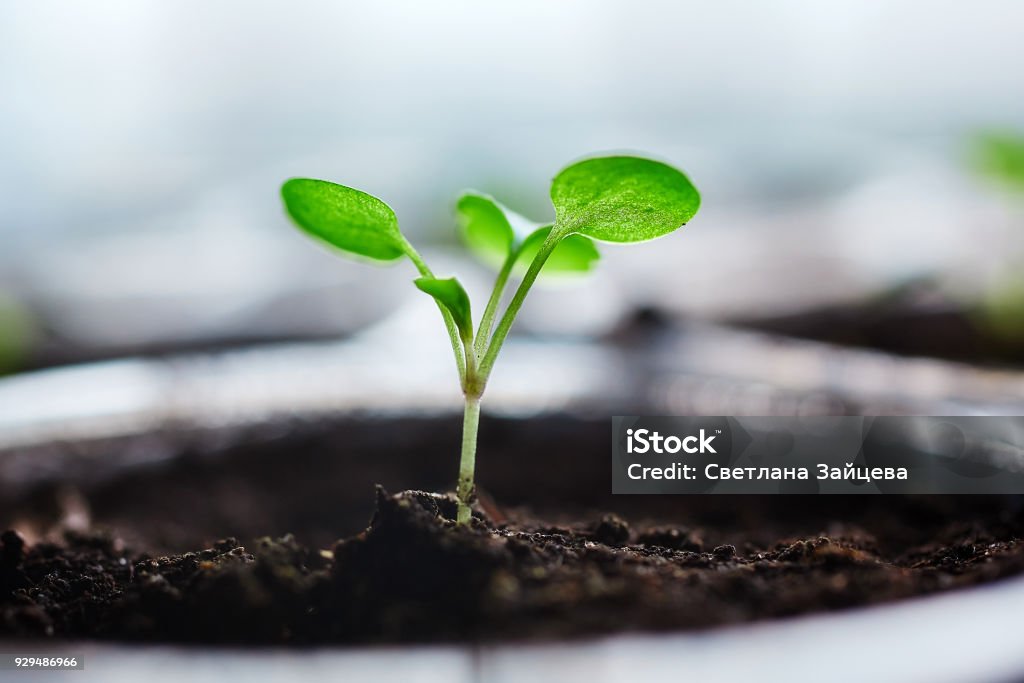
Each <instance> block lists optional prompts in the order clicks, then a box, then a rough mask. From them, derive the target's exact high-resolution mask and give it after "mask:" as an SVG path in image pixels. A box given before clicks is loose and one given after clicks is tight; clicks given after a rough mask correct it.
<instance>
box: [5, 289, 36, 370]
mask: <svg viewBox="0 0 1024 683" xmlns="http://www.w3.org/2000/svg"><path fill="white" fill-rule="evenodd" d="M35 329H36V328H35V324H34V322H33V320H32V316H31V314H30V313H29V311H28V309H26V308H25V306H24V305H22V304H21V302H19V301H18V300H17V299H15V298H14V297H12V296H10V295H9V294H5V293H4V292H3V291H0V375H5V374H7V373H10V372H14V371H15V370H18V369H19V368H21V367H22V366H23V365H24V363H25V361H26V359H27V358H28V355H29V353H30V352H31V350H32V344H33V342H34V341H35Z"/></svg>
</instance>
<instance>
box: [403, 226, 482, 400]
mask: <svg viewBox="0 0 1024 683" xmlns="http://www.w3.org/2000/svg"><path fill="white" fill-rule="evenodd" d="M404 247H405V253H406V255H407V256H408V257H409V260H411V261H412V262H413V265H415V266H416V270H418V271H419V272H420V275H422V276H423V277H434V274H433V273H432V272H430V268H429V267H427V264H426V262H425V261H424V260H423V257H422V256H420V254H419V252H418V251H416V248H415V247H413V246H412V245H411V244H409V242H408V240H406V241H405V245H404ZM437 308H438V310H440V311H441V317H442V318H443V319H444V326H445V329H447V330H448V340H449V341H450V342H451V345H452V353H453V354H454V355H455V367H456V368H457V369H458V371H459V384H461V385H462V386H463V387H465V386H466V365H467V361H468V359H467V358H466V354H465V353H463V348H462V342H461V341H460V340H459V330H458V328H457V327H456V326H455V319H454V318H452V314H451V313H449V312H448V309H446V308H445V307H444V306H442V305H441V304H440V303H439V302H437Z"/></svg>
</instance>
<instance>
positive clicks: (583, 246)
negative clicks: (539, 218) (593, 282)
mask: <svg viewBox="0 0 1024 683" xmlns="http://www.w3.org/2000/svg"><path fill="white" fill-rule="evenodd" d="M550 232H551V226H550V225H546V226H544V227H542V228H538V229H537V230H535V231H534V232H533V234H531V235H530V236H529V237H527V238H526V240H524V241H523V244H522V246H521V247H520V248H519V255H518V256H517V257H516V264H517V265H518V266H522V267H525V266H528V265H529V264H530V262H531V261H533V259H534V257H535V256H536V255H537V252H538V251H539V250H540V245H541V244H543V243H544V240H546V239H547V237H548V233H550ZM600 259H601V253H600V252H599V251H598V250H597V245H595V244H594V241H593V240H592V239H590V238H589V237H584V236H583V235H567V236H565V237H563V238H562V239H561V240H560V241H559V242H558V245H557V246H556V247H555V248H554V250H553V251H552V252H551V255H550V256H548V260H547V261H545V262H544V267H543V268H542V269H541V271H540V273H541V275H571V274H582V273H589V272H590V271H591V270H593V269H594V268H595V267H596V266H597V262H598V261H599V260H600Z"/></svg>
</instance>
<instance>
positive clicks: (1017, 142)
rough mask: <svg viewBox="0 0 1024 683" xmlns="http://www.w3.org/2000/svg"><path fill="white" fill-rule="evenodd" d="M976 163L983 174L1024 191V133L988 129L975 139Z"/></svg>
mask: <svg viewBox="0 0 1024 683" xmlns="http://www.w3.org/2000/svg"><path fill="white" fill-rule="evenodd" d="M973 156H974V165H975V167H976V168H977V169H978V170H979V171H981V172H982V173H983V174H985V175H987V176H989V177H991V178H994V179H996V180H998V181H1000V182H1002V183H1003V184H1005V185H1007V186H1009V187H1010V188H1012V189H1014V190H1017V191H1022V192H1024V135H1019V134H1016V133H1012V132H1008V131H987V132H984V133H980V134H978V135H977V137H976V138H975V140H974V154H973Z"/></svg>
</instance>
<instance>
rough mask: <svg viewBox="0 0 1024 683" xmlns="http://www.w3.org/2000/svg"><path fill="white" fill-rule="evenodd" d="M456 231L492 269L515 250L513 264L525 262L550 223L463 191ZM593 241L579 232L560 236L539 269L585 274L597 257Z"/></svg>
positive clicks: (544, 236)
mask: <svg viewBox="0 0 1024 683" xmlns="http://www.w3.org/2000/svg"><path fill="white" fill-rule="evenodd" d="M455 208H456V212H457V215H458V219H459V227H460V228H461V230H460V234H461V235H462V240H463V242H465V244H466V246H467V247H469V249H470V251H472V252H473V253H474V254H475V255H476V256H477V257H478V258H479V259H480V260H481V261H483V262H484V263H487V264H488V265H491V266H493V267H495V268H497V267H500V266H501V264H502V263H503V262H504V261H505V259H506V258H507V257H508V255H509V252H510V251H512V250H518V252H519V254H518V255H517V256H516V264H517V265H518V266H520V267H525V266H526V265H529V262H530V261H532V260H533V257H534V256H536V255H537V251H538V250H539V249H540V245H541V244H542V243H543V242H544V240H545V239H546V238H547V236H548V233H549V232H551V226H550V225H542V224H541V223H536V222H534V221H531V220H530V219H529V218H526V217H525V216H521V215H519V214H518V213H516V212H515V211H512V210H511V209H509V208H508V207H506V206H504V205H503V204H501V203H499V202H498V201H496V200H495V199H494V198H493V197H489V196H487V195H485V194H481V193H479V192H472V191H471V192H467V193H465V194H463V195H462V197H460V198H459V201H458V203H457V204H456V207H455ZM600 256H601V255H600V254H599V253H598V251H597V247H596V246H595V245H594V243H593V241H592V240H590V239H588V238H586V237H583V236H582V235H571V236H569V237H566V238H563V239H562V241H561V242H559V244H558V246H557V247H555V249H554V251H553V252H552V253H551V255H550V256H549V257H548V260H547V262H545V264H544V269H543V270H542V271H541V272H542V273H543V274H545V275H554V274H565V273H585V272H588V271H590V270H592V269H593V267H594V264H595V263H596V262H597V260H598V259H599V258H600Z"/></svg>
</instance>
